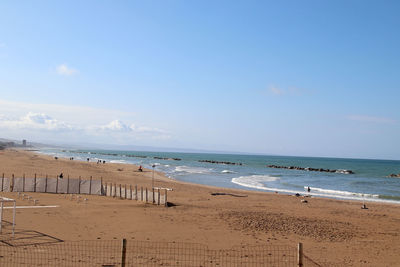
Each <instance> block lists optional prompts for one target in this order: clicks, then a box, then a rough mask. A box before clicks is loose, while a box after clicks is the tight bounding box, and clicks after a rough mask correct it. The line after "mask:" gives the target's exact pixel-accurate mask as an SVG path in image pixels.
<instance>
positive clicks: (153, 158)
mask: <svg viewBox="0 0 400 267" xmlns="http://www.w3.org/2000/svg"><path fill="white" fill-rule="evenodd" d="M153 159H162V160H182V159H180V158H162V157H153Z"/></svg>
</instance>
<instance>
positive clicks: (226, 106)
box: [0, 0, 400, 159]
mask: <svg viewBox="0 0 400 267" xmlns="http://www.w3.org/2000/svg"><path fill="white" fill-rule="evenodd" d="M399 14H400V2H399V1H364V0H363V1H361V0H360V1H347V0H346V1H169V0H168V1H18V2H17V1H1V2H0V25H1V26H0V104H1V105H0V130H1V131H0V132H1V133H2V134H0V135H1V136H0V137H6V138H23V137H25V138H28V139H30V140H36V141H46V140H48V141H57V140H61V141H63V142H71V143H74V142H75V143H85V142H87V143H107V144H129V145H147V146H159V147H177V148H194V149H207V150H223V151H242V152H250V153H265V154H281V155H307V156H334V157H361V158H392V159H400V138H399V137H400V105H399V100H400V49H399V47H400V31H399V29H400V16H399Z"/></svg>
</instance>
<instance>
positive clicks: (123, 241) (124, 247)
mask: <svg viewBox="0 0 400 267" xmlns="http://www.w3.org/2000/svg"><path fill="white" fill-rule="evenodd" d="M125 260H126V239H125V238H124V239H122V251H121V267H125Z"/></svg>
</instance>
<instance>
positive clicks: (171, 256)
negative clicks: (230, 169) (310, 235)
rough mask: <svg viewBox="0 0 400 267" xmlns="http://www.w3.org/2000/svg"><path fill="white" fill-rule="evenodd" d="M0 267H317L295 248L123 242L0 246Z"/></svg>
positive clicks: (73, 242)
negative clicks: (212, 247) (224, 247)
mask: <svg viewBox="0 0 400 267" xmlns="http://www.w3.org/2000/svg"><path fill="white" fill-rule="evenodd" d="M299 253H301V254H299ZM300 259H301V261H300ZM304 259H306V260H305V261H304ZM0 266H57V267H62V266H103V267H105V266H107V267H111V266H113V267H116V266H121V267H125V266H193V267H194V266H203V267H208V266H210V267H216V266H277V267H280V266H283V267H299V266H319V265H318V264H316V263H315V262H313V261H309V260H307V257H305V258H303V255H302V252H300V251H299V250H298V248H296V247H295V246H293V247H291V246H271V245H261V246H240V247H234V248H232V249H228V250H211V249H209V248H208V247H207V246H205V245H201V244H193V243H167V242H147V241H144V242H141V241H131V240H129V241H127V240H126V239H123V240H122V241H121V240H111V241H103V240H95V241H70V242H59V243H55V244H54V243H53V244H48V245H31V246H10V245H9V244H8V245H6V244H3V245H2V244H0Z"/></svg>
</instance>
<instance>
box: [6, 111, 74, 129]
mask: <svg viewBox="0 0 400 267" xmlns="http://www.w3.org/2000/svg"><path fill="white" fill-rule="evenodd" d="M0 128H6V129H36V130H48V131H60V130H62V131H65V130H72V129H73V128H72V127H71V126H70V125H68V124H66V123H64V122H59V121H57V120H55V119H53V118H51V117H50V116H48V115H46V114H43V113H33V112H29V113H28V114H26V115H25V116H23V117H21V118H19V119H11V118H7V117H5V116H4V115H3V116H0Z"/></svg>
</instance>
